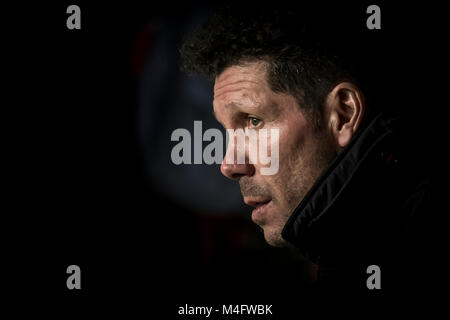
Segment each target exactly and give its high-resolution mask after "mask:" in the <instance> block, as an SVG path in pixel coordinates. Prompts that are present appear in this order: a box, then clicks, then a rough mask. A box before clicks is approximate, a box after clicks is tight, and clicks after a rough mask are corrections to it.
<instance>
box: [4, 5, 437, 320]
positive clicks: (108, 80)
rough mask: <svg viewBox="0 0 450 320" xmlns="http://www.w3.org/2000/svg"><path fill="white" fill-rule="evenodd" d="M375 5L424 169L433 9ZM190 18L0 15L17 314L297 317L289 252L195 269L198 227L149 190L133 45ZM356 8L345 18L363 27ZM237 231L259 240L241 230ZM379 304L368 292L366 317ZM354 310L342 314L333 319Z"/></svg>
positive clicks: (156, 8) (44, 11) (121, 10)
mask: <svg viewBox="0 0 450 320" xmlns="http://www.w3.org/2000/svg"><path fill="white" fill-rule="evenodd" d="M70 4H77V5H79V6H80V8H81V12H82V22H81V23H82V28H81V30H68V29H67V28H66V19H67V16H68V15H67V14H66V8H67V6H68V5H70ZM368 4H372V3H368ZM377 4H379V5H380V6H381V10H382V30H379V31H374V32H379V34H380V35H379V36H377V37H381V39H382V41H381V43H382V45H383V46H384V47H383V48H382V50H381V51H384V52H385V53H388V55H387V56H390V57H391V58H392V59H390V60H384V59H385V58H383V59H380V60H378V61H374V63H375V64H380V65H383V67H384V68H385V69H386V70H391V71H392V73H390V74H389V75H386V81H388V82H389V83H390V84H392V86H391V89H393V90H392V92H395V96H389V97H390V98H392V101H394V103H393V105H396V106H397V107H398V110H399V112H400V113H404V114H407V115H408V116H411V127H412V128H413V129H412V131H411V133H412V134H413V133H417V131H415V130H420V132H422V133H424V134H423V135H421V134H419V135H417V136H416V135H414V140H413V141H412V143H415V144H417V146H418V153H421V154H429V155H430V156H429V158H431V160H432V161H434V159H437V158H439V154H440V153H441V151H440V150H442V148H439V145H440V144H441V140H440V139H441V138H443V137H442V136H439V135H434V133H432V132H433V130H434V129H435V125H434V123H433V122H432V120H431V119H432V116H431V115H430V113H433V112H440V111H439V110H442V107H441V106H442V103H441V104H440V106H439V107H435V104H434V102H432V101H433V99H434V98H435V97H436V94H435V92H436V91H438V89H437V86H438V83H439V82H440V80H439V77H440V75H439V74H440V73H441V69H440V67H441V62H443V60H442V59H441V58H440V54H441V45H442V43H443V42H444V41H445V40H444V39H445V36H444V35H445V33H444V29H443V26H442V25H441V24H442V20H441V19H440V18H439V13H440V11H441V9H440V8H437V7H433V6H432V5H428V4H427V5H425V4H422V5H414V4H411V3H405V4H399V5H397V6H394V5H393V4H387V3H384V2H382V3H380V2H378V3H377ZM190 6H191V4H188V3H183V4H176V3H174V2H171V3H158V4H154V3H150V2H148V3H145V4H144V3H141V2H134V3H132V2H122V3H121V2H116V3H113V4H112V3H108V2H96V3H95V4H94V3H92V2H87V1H76V2H73V3H72V2H64V1H62V2H59V3H57V2H55V3H53V4H50V3H45V4H42V3H39V4H36V3H34V4H27V3H19V4H16V5H14V6H5V7H4V8H3V10H2V11H3V16H4V17H5V19H4V20H3V22H4V23H5V24H6V26H5V28H3V31H6V32H5V38H4V40H5V39H6V41H7V42H4V43H5V45H4V46H3V50H4V52H6V54H7V55H6V56H7V58H5V59H4V63H5V64H6V66H5V69H7V70H8V73H7V74H5V76H6V78H7V79H6V83H7V86H4V88H6V92H5V96H4V101H3V103H2V105H3V107H2V109H4V111H5V112H6V114H7V116H6V117H5V118H4V119H6V123H5V126H4V127H5V128H6V132H5V138H6V139H5V140H6V144H7V147H8V149H7V150H8V151H7V152H6V156H5V159H6V160H7V164H6V165H5V171H6V176H7V179H5V182H6V184H7V185H6V188H5V189H6V190H7V191H6V192H5V193H4V197H5V209H4V212H3V214H4V216H5V220H4V221H5V223H4V224H3V227H4V228H5V232H4V233H3V235H4V236H5V240H4V241H3V247H4V248H5V251H6V252H7V255H6V257H5V259H4V261H3V265H4V266H6V267H7V272H6V273H4V277H5V280H6V281H7V282H8V283H9V282H11V287H7V289H5V292H6V293H7V295H8V297H12V298H13V301H15V302H18V304H17V308H16V311H18V312H22V311H25V312H28V311H31V312H34V311H44V312H45V313H46V314H49V315H56V316H57V317H58V318H66V317H69V316H74V317H76V316H87V315H95V314H97V315H100V316H102V315H108V316H115V315H118V314H121V315H124V316H127V318H134V317H135V316H133V315H137V314H140V315H142V314H143V315H146V316H152V315H153V316H154V315H155V314H158V315H159V316H157V317H158V318H162V319H165V318H177V317H176V312H177V310H178V308H177V307H178V306H180V305H181V306H183V305H184V304H186V303H187V304H196V305H219V304H225V303H237V304H252V303H262V304H274V305H275V308H274V309H275V310H276V311H277V312H278V313H277V314H278V315H281V314H282V313H284V314H288V313H290V312H297V313H298V314H301V313H302V310H303V308H306V307H307V306H306V305H304V304H303V302H304V301H306V300H302V299H303V296H302V293H301V289H299V284H301V281H302V279H301V276H300V274H301V272H299V269H298V268H300V267H302V266H303V264H302V263H301V262H299V261H297V260H295V258H293V257H292V256H291V253H290V252H288V250H285V249H273V248H270V247H268V246H265V245H264V244H263V241H262V239H261V237H260V238H259V241H260V244H259V245H258V246H257V250H253V251H251V250H250V251H249V250H242V251H237V252H232V251H230V250H227V249H224V250H223V251H221V252H219V253H218V254H217V255H216V256H215V259H214V260H213V261H212V262H208V263H205V261H204V260H203V257H202V253H201V245H202V244H201V237H200V236H199V235H198V233H197V231H198V229H197V228H198V218H197V217H196V216H195V215H194V213H192V212H189V211H188V210H186V208H183V207H180V206H179V205H177V204H175V203H173V202H172V201H171V199H168V198H166V197H164V196H163V195H161V194H159V193H158V190H155V189H154V188H152V187H151V186H149V185H148V183H147V181H146V178H145V174H144V172H143V163H142V162H143V161H142V157H141V154H140V151H139V147H138V144H137V133H136V104H137V101H136V99H137V98H136V85H137V83H136V77H135V76H134V75H133V70H132V59H131V56H132V51H133V43H134V40H135V38H136V34H137V33H138V31H139V30H140V28H142V26H143V25H144V24H145V23H146V22H147V21H148V20H149V19H151V18H153V17H167V16H170V17H171V18H174V17H175V18H176V17H177V16H182V14H183V12H184V11H185V9H186V8H188V7H190ZM366 7H367V5H366V4H358V5H355V6H353V7H352V8H353V9H354V10H355V12H359V14H360V15H361V28H365V19H366V16H367V15H366V13H365V10H364V9H365V8H366ZM324 8H326V6H325V7H324ZM378 49H380V48H378ZM368 50H370V48H368ZM432 105H434V106H432ZM431 110H434V111H431ZM410 112H411V113H410ZM442 114H443V113H442ZM9 119H11V121H10V120H9ZM436 126H437V125H436ZM431 137H432V138H431ZM435 145H437V146H438V147H434V146H435ZM424 165H425V164H424ZM199 192H201V191H199ZM233 221H234V220H233ZM235 222H236V221H235ZM236 223H239V226H236V225H234V227H237V228H241V229H243V230H251V231H249V232H254V233H255V234H256V233H257V230H256V228H254V226H252V224H251V222H250V221H249V220H248V219H247V220H244V219H241V220H239V221H238V222H236ZM71 264H77V265H79V266H80V267H81V270H82V290H80V291H77V290H72V291H70V290H68V289H67V288H66V278H67V274H66V268H67V266H69V265H71ZM343 290H344V289H343ZM297 291H300V292H297ZM381 294H382V293H374V297H373V299H374V300H372V301H373V302H374V304H376V303H377V302H376V301H378V300H377V299H378V298H379V297H378V296H379V295H381ZM377 295H378V296H377ZM424 295H425V293H424ZM369 303H370V302H369ZM394 303H395V301H394ZM356 305H357V304H356V303H355V302H354V301H345V302H344V303H343V304H342V305H341V307H342V308H343V309H346V310H356V309H355V308H356ZM282 309H283V310H282ZM362 314H364V313H362Z"/></svg>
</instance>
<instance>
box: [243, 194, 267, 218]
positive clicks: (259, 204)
mask: <svg viewBox="0 0 450 320" xmlns="http://www.w3.org/2000/svg"><path fill="white" fill-rule="evenodd" d="M271 201H272V199H270V198H249V197H246V198H244V202H245V204H247V205H249V206H252V207H254V208H255V209H253V211H252V220H253V221H254V222H255V223H257V224H262V223H263V222H264V214H265V213H266V212H267V209H268V207H269V205H270V203H271Z"/></svg>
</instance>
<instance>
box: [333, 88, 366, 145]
mask: <svg viewBox="0 0 450 320" xmlns="http://www.w3.org/2000/svg"><path fill="white" fill-rule="evenodd" d="M325 110H327V113H328V127H329V128H330V130H331V131H332V135H333V137H334V139H335V142H336V146H337V149H338V151H340V150H342V148H344V147H345V146H347V145H348V144H349V142H350V140H351V139H352V137H353V135H354V134H355V132H356V130H358V127H359V125H360V124H361V122H362V119H363V117H364V114H365V112H366V105H365V101H364V95H363V93H362V91H361V90H360V89H359V88H358V87H357V86H356V85H354V84H353V83H350V82H341V83H339V84H338V85H337V86H336V87H334V89H333V90H332V91H331V93H330V94H329V95H328V97H327V99H326V102H325Z"/></svg>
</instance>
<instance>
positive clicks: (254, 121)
mask: <svg viewBox="0 0 450 320" xmlns="http://www.w3.org/2000/svg"><path fill="white" fill-rule="evenodd" d="M248 119H249V121H250V125H251V126H252V127H257V126H258V125H259V124H261V120H260V119H258V118H255V117H248Z"/></svg>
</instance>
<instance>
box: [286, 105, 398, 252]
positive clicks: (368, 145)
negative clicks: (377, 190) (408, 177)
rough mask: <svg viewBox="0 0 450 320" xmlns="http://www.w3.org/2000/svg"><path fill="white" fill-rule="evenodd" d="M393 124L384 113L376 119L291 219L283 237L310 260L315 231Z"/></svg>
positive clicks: (388, 133)
mask: <svg viewBox="0 0 450 320" xmlns="http://www.w3.org/2000/svg"><path fill="white" fill-rule="evenodd" d="M391 123H392V120H391V119H385V117H384V116H383V113H379V114H378V115H376V116H375V117H373V118H372V120H370V122H369V123H368V124H367V125H366V126H365V127H364V128H363V130H361V131H359V133H358V134H357V135H355V137H354V138H353V139H352V141H351V143H350V144H349V145H348V146H347V147H346V148H345V149H344V150H343V151H342V152H341V153H340V154H339V155H338V157H337V158H336V159H335V161H333V163H332V164H331V165H330V167H329V168H328V169H327V170H326V171H325V172H324V173H323V174H322V176H321V177H320V178H319V179H318V180H317V181H316V182H315V184H314V185H313V187H312V188H311V189H310V191H309V192H308V193H307V194H306V196H305V198H304V199H303V200H302V201H301V203H300V204H299V205H298V207H297V208H296V209H295V210H294V212H293V213H292V215H291V216H290V218H289V219H288V221H287V223H286V225H285V226H284V228H283V231H282V236H283V238H284V239H285V240H286V241H288V242H290V243H292V244H293V245H294V246H296V247H297V248H299V249H300V251H301V252H302V253H303V254H304V255H306V256H308V257H309V258H310V259H312V260H314V254H311V249H312V242H313V241H312V240H311V237H312V236H311V234H312V230H313V229H314V227H315V225H316V224H317V223H318V222H319V221H320V220H321V219H323V218H324V217H326V216H327V215H328V214H329V213H330V212H331V211H332V210H333V205H334V204H335V203H336V200H337V199H338V198H339V196H340V194H341V193H342V192H343V191H344V190H345V189H346V188H348V187H349V186H350V185H351V182H352V179H353V177H354V176H355V174H356V173H357V172H358V171H360V170H361V168H362V167H363V164H364V163H365V162H367V161H368V158H370V156H369V155H370V154H371V153H373V151H374V150H376V149H378V148H377V147H379V146H380V145H381V144H382V143H383V142H384V141H386V140H388V139H389V137H390V136H391V135H392V130H391ZM311 255H313V256H311Z"/></svg>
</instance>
